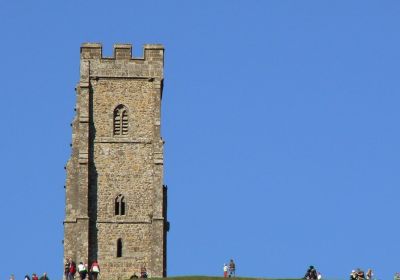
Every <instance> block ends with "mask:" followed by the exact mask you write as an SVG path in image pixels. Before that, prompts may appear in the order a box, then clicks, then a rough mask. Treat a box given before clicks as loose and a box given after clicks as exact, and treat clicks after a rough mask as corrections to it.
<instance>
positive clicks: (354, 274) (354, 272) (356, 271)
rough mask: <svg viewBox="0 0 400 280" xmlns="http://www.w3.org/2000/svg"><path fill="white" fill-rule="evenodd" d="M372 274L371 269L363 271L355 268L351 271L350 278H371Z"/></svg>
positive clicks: (363, 279) (360, 279) (369, 279)
mask: <svg viewBox="0 0 400 280" xmlns="http://www.w3.org/2000/svg"><path fill="white" fill-rule="evenodd" d="M373 276H374V273H373V272H372V269H368V271H367V273H364V271H363V270H361V269H359V268H357V269H353V270H352V271H351V273H350V280H372V277H373Z"/></svg>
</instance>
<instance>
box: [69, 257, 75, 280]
mask: <svg viewBox="0 0 400 280" xmlns="http://www.w3.org/2000/svg"><path fill="white" fill-rule="evenodd" d="M75 273H76V264H75V263H74V261H73V260H72V259H69V273H68V280H74V277H75Z"/></svg>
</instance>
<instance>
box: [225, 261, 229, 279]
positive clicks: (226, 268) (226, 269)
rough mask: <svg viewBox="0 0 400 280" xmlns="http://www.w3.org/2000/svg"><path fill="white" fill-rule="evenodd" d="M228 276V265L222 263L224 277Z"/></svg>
mask: <svg viewBox="0 0 400 280" xmlns="http://www.w3.org/2000/svg"><path fill="white" fill-rule="evenodd" d="M227 277H228V266H227V265H226V263H224V278H227Z"/></svg>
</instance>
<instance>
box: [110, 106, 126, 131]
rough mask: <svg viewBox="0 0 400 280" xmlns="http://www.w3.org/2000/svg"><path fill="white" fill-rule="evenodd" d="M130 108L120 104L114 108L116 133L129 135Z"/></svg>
mask: <svg viewBox="0 0 400 280" xmlns="http://www.w3.org/2000/svg"><path fill="white" fill-rule="evenodd" d="M128 121H129V118H128V108H126V107H125V106H124V105H122V104H121V105H118V106H117V107H116V108H115V110H114V135H116V136H123V135H128Z"/></svg>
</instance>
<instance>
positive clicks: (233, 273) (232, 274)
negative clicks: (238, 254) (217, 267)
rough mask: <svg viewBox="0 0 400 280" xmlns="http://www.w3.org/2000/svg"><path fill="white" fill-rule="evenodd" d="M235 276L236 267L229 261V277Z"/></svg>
mask: <svg viewBox="0 0 400 280" xmlns="http://www.w3.org/2000/svg"><path fill="white" fill-rule="evenodd" d="M235 276H236V265H235V263H234V261H233V260H232V259H231V261H230V262H229V277H235Z"/></svg>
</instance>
